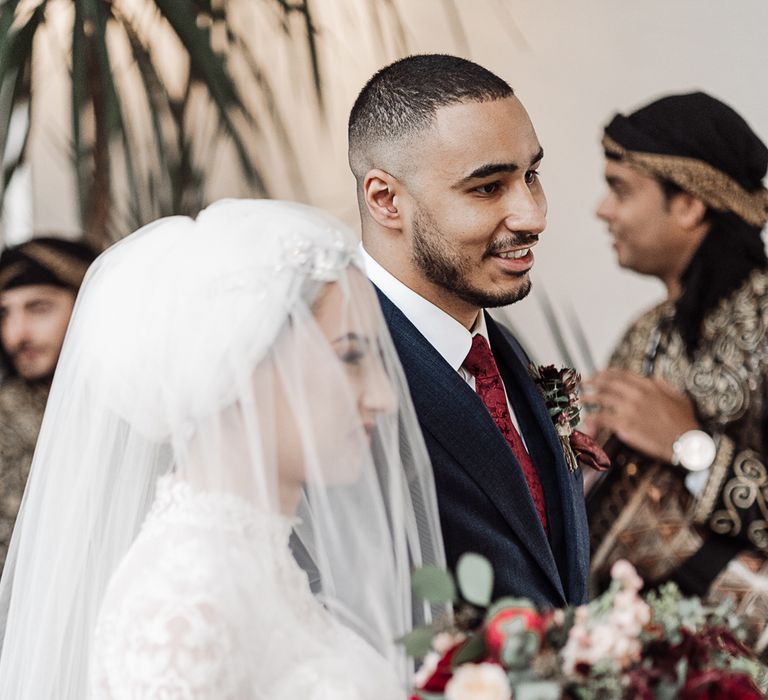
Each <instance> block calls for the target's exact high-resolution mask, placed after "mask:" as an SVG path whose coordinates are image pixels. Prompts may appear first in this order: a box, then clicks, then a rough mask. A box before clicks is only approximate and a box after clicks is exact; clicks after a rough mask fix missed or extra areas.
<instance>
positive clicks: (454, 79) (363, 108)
mask: <svg viewBox="0 0 768 700" xmlns="http://www.w3.org/2000/svg"><path fill="white" fill-rule="evenodd" d="M513 95H514V91H513V90H512V88H511V87H510V86H509V84H508V83H507V82H506V81H504V80H502V79H501V78H499V77H498V76H497V75H494V74H493V73H491V71H489V70H487V69H486V68H483V67H482V66H479V65H477V64H476V63H473V62H472V61H467V60H466V59H463V58H459V57H457V56H448V55H445V54H421V55H416V56H408V57H407V58H403V59H401V60H399V61H396V62H395V63H392V64H390V65H388V66H386V67H385V68H382V69H381V70H380V71H379V72H378V73H376V74H375V75H374V76H373V77H372V78H371V79H370V80H369V81H368V83H367V84H366V85H365V87H364V88H363V89H362V90H361V91H360V94H359V95H358V97H357V100H355V104H354V106H353V107H352V111H351V112H350V115H349V125H348V137H349V165H350V167H351V168H352V172H353V173H354V174H355V177H357V178H358V179H359V178H360V177H362V176H363V175H364V174H365V172H367V171H368V170H369V169H370V167H375V165H376V164H373V163H370V162H369V161H370V153H371V151H372V149H373V148H374V147H375V146H377V145H379V144H381V143H383V142H394V141H399V140H401V139H403V138H406V137H408V136H412V135H413V134H415V133H417V132H418V131H421V130H422V129H425V128H427V127H429V126H430V125H431V124H432V122H433V120H434V116H435V113H436V112H437V110H438V109H439V108H440V107H445V106H448V105H452V104H457V103H460V102H490V101H493V100H500V99H504V98H507V97H511V96H513Z"/></svg>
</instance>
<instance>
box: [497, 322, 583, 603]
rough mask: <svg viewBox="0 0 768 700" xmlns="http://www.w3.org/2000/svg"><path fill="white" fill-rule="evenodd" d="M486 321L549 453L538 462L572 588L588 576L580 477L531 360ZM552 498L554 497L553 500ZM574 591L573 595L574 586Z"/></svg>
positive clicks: (501, 330)
mask: <svg viewBox="0 0 768 700" xmlns="http://www.w3.org/2000/svg"><path fill="white" fill-rule="evenodd" d="M486 322H487V324H488V334H489V336H490V339H491V346H492V348H493V351H494V353H496V352H498V353H499V355H500V359H501V360H502V362H503V363H504V365H505V366H506V367H507V368H508V370H509V372H510V373H511V375H512V377H513V379H514V381H515V383H516V384H517V386H518V389H519V395H520V396H521V398H523V399H524V400H525V401H527V404H528V408H529V409H530V412H531V415H532V417H533V419H534V420H535V421H536V423H537V427H538V428H539V431H540V433H539V434H540V435H542V436H543V438H544V440H545V445H546V452H545V454H542V455H537V461H536V465H537V467H539V466H540V465H541V466H542V467H544V468H545V469H546V470H547V473H546V474H541V476H542V480H543V481H544V482H545V483H546V482H548V483H549V484H550V485H551V488H550V489H548V493H547V510H548V512H549V511H554V509H559V514H558V515H559V518H558V519H559V520H560V522H561V533H560V535H561V537H559V538H553V548H554V549H555V551H556V552H560V553H562V556H561V557H559V559H560V560H561V561H562V564H563V566H562V567H561V569H562V570H561V574H562V577H563V582H564V584H566V585H567V587H568V588H569V589H571V588H572V587H573V586H576V585H577V583H578V582H579V581H581V580H582V579H583V577H584V575H585V572H584V571H583V569H584V563H583V562H584V557H583V556H582V552H581V546H580V544H579V543H578V542H576V541H575V537H576V533H577V532H578V531H579V527H580V526H579V523H578V518H577V512H576V509H577V504H579V503H583V496H582V494H581V489H580V488H578V489H577V488H576V487H577V484H580V482H581V476H580V475H579V474H574V473H572V472H571V471H570V470H569V469H568V465H567V464H566V462H565V456H564V454H563V448H562V445H561V444H560V438H559V437H558V435H557V432H556V431H555V427H554V424H553V422H552V418H551V417H550V415H549V412H548V410H547V407H546V405H545V404H544V401H543V400H542V398H541V395H540V393H539V390H538V388H537V387H536V384H535V383H534V381H533V379H532V378H531V376H530V373H529V371H528V365H529V364H530V360H529V359H528V357H527V356H526V355H525V353H524V352H523V350H522V348H521V347H520V345H519V344H518V343H517V341H516V340H515V339H514V337H512V335H511V334H510V333H509V332H508V331H506V329H504V328H502V327H500V326H498V325H497V324H496V323H495V322H494V321H493V319H491V318H490V316H489V315H488V314H486ZM523 429H524V430H525V428H523ZM540 472H541V469H540ZM550 494H551V496H550ZM550 497H553V500H552V501H551V502H550V500H549V499H550ZM566 574H567V575H566ZM571 593H572V594H574V593H575V589H574V590H572V591H571ZM576 597H577V598H578V596H576ZM569 599H572V598H569ZM573 599H575V598H573Z"/></svg>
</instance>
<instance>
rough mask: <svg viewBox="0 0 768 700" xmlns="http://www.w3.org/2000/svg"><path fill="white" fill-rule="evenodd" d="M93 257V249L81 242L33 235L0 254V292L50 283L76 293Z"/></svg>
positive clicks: (94, 253)
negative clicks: (34, 236)
mask: <svg viewBox="0 0 768 700" xmlns="http://www.w3.org/2000/svg"><path fill="white" fill-rule="evenodd" d="M95 258H96V252H95V251H94V250H92V249H91V248H90V247H88V246H87V245H85V244H83V243H77V242H74V241H65V240H62V239H59V238H51V237H45V238H34V239H32V240H30V241H27V242H25V243H21V244H20V245H16V246H12V247H10V248H6V249H5V250H4V251H3V252H2V255H0V291H4V290H6V289H13V288H15V287H22V286H26V285H32V284H50V285H53V286H56V287H66V288H69V289H72V290H74V291H75V292H76V291H77V290H78V289H79V288H80V285H81V284H82V282H83V277H85V272H86V270H87V269H88V266H89V265H90V264H91V263H92V262H93V260H94V259H95Z"/></svg>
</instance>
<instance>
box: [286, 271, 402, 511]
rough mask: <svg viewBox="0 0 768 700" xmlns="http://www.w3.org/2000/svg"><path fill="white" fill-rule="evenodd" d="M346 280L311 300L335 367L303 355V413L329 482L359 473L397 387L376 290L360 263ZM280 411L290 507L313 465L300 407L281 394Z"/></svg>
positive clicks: (393, 401) (392, 405) (394, 406)
mask: <svg viewBox="0 0 768 700" xmlns="http://www.w3.org/2000/svg"><path fill="white" fill-rule="evenodd" d="M344 284H346V285H347V287H346V288H343V287H342V285H341V283H338V282H332V283H329V284H327V285H326V286H325V287H324V288H323V289H322V290H321V292H320V294H319V296H318V298H317V300H316V302H315V303H314V305H313V307H312V311H313V315H314V319H315V321H316V323H317V328H318V329H319V330H320V332H321V333H322V335H323V337H324V339H325V340H326V341H327V343H328V346H329V348H330V352H331V353H332V356H333V358H334V364H335V367H334V369H333V370H331V371H330V372H328V371H323V370H322V368H318V367H317V366H312V365H311V363H309V362H302V365H303V366H302V370H301V371H302V372H304V373H306V374H305V376H304V377H303V383H304V386H306V387H307V396H308V403H309V404H310V405H309V406H307V407H306V411H305V415H306V416H307V417H308V418H309V421H310V422H311V430H310V434H311V435H312V436H313V438H314V440H315V444H314V446H313V447H314V452H315V454H317V456H318V461H319V465H317V467H318V468H319V469H320V470H321V472H322V473H321V476H322V480H323V482H324V483H325V484H340V483H345V482H348V481H350V480H353V479H354V478H355V477H356V476H357V470H356V467H357V465H359V463H360V459H361V458H362V454H361V452H363V451H364V450H365V449H366V448H367V446H368V445H369V443H370V439H371V436H372V434H373V431H374V429H375V425H376V419H377V417H379V416H380V415H382V414H388V413H392V412H394V411H395V410H396V409H397V399H396V395H395V391H394V387H393V386H392V382H391V380H390V378H389V376H388V374H387V371H386V368H385V366H384V364H383V361H382V358H381V354H380V352H379V347H380V341H379V334H380V328H381V325H380V324H381V323H382V321H381V315H380V313H379V310H378V301H377V300H376V296H375V293H374V291H373V289H372V288H371V286H370V283H369V282H368V280H367V279H366V278H365V277H364V276H363V274H362V273H361V272H359V271H358V270H357V269H352V270H350V271H349V273H348V275H347V276H346V279H345V282H344ZM304 356H305V357H307V355H306V354H305V355H304ZM336 363H337V364H336ZM325 369H326V370H328V369H330V368H328V367H326V368H325ZM280 393H281V392H279V391H278V394H280ZM276 415H277V420H276V427H277V432H278V434H279V437H278V446H277V448H278V461H279V474H280V476H279V478H280V499H281V503H282V508H283V510H284V511H285V510H286V505H287V504H286V501H289V502H290V501H292V500H295V499H297V498H298V495H299V493H300V490H301V487H302V486H303V484H304V483H305V482H306V481H307V480H309V479H311V478H312V476H311V473H310V469H311V468H312V467H310V466H309V465H308V464H307V463H306V455H305V454H304V452H303V441H302V439H301V435H300V434H299V432H298V431H299V426H298V424H297V420H296V412H295V409H294V408H292V407H291V406H290V405H289V401H288V400H287V397H286V396H282V397H280V396H279V397H278V410H277V414H276ZM289 494H290V496H289Z"/></svg>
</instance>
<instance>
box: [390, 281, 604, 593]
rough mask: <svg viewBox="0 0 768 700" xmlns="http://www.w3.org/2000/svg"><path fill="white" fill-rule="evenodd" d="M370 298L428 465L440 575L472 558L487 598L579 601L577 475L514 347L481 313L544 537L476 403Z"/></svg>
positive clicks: (393, 313)
mask: <svg viewBox="0 0 768 700" xmlns="http://www.w3.org/2000/svg"><path fill="white" fill-rule="evenodd" d="M377 291H378V293H379V300H380V303H381V307H382V311H383V313H384V318H385V319H386V321H387V324H388V326H389V330H390V333H391V334H392V338H393V340H394V343H395V347H396V348H397V351H398V354H399V355H400V361H401V363H402V365H403V368H404V370H405V375H406V378H407V380H408V384H409V387H410V390H411V395H412V396H413V403H414V406H415V407H416V414H417V416H418V419H419V423H420V425H421V429H422V431H423V433H424V439H425V442H426V444H427V450H428V451H429V456H430V458H431V460H432V468H433V470H434V474H435V485H436V488H437V499H438V505H439V509H440V522H441V525H442V529H443V538H444V540H445V548H446V556H447V559H448V564H449V566H450V567H451V568H453V567H455V565H456V562H457V560H458V558H459V557H460V556H461V555H462V554H463V553H464V552H479V553H480V554H482V555H484V556H485V557H487V558H488V559H489V560H490V561H491V563H492V564H493V567H494V571H495V585H494V596H495V597H499V596H502V595H511V596H520V597H525V598H529V599H531V600H533V601H534V602H536V603H537V604H540V605H545V606H555V607H562V606H564V605H566V604H580V603H584V602H586V600H587V595H588V594H587V573H588V568H589V538H588V533H587V516H586V510H585V507H584V491H583V481H582V475H581V472H580V471H577V472H576V473H572V472H571V471H570V470H569V469H568V466H567V464H566V462H565V457H564V456H563V450H562V447H561V445H560V442H559V439H558V437H557V434H556V432H555V429H554V426H553V424H552V420H551V418H550V417H549V414H548V412H547V408H546V406H545V405H544V402H543V400H542V398H541V395H540V394H539V391H538V389H537V388H536V385H535V384H534V382H533V380H532V379H531V377H530V374H529V372H528V364H529V361H528V358H527V357H526V355H525V353H524V352H523V350H522V348H521V347H520V344H519V343H518V342H517V341H516V340H515V338H514V337H513V336H512V334H511V333H510V332H509V331H508V330H507V329H506V328H504V327H502V326H499V325H497V324H495V323H494V322H493V320H492V319H491V318H490V316H488V315H487V314H486V321H487V324H488V334H489V338H490V343H491V348H492V350H493V354H494V357H495V358H496V363H497V364H498V366H499V371H500V372H501V375H502V379H503V380H504V385H505V387H506V390H507V395H508V397H509V400H510V403H511V404H512V407H513V408H514V411H515V415H516V416H517V419H518V421H519V423H520V428H521V431H522V433H523V436H524V437H525V442H526V445H527V446H528V451H529V453H530V455H531V458H532V461H533V463H534V465H535V467H536V470H537V472H538V474H539V478H540V479H541V482H542V486H543V488H544V495H545V498H546V504H547V520H548V524H549V536H547V534H546V532H545V531H544V528H543V526H542V524H541V520H540V519H539V517H538V514H537V513H536V508H535V506H534V504H533V499H532V498H531V495H530V491H529V490H528V485H527V484H526V481H525V477H524V475H523V472H522V469H521V467H520V465H519V463H518V462H517V460H516V459H515V457H514V454H513V453H512V450H511V449H510V447H509V444H508V443H507V441H506V439H505V438H504V436H503V435H502V434H501V431H500V430H499V429H498V428H497V427H496V424H495V423H494V422H493V419H492V418H491V416H490V414H489V413H488V411H487V409H486V408H485V405H484V404H483V402H482V401H481V400H480V398H479V397H478V396H477V394H476V393H475V392H474V391H472V388H471V387H470V386H469V385H468V384H467V383H466V382H465V381H464V380H463V379H462V378H461V376H460V375H459V374H458V372H456V371H455V370H454V369H453V368H452V367H451V366H450V365H449V364H448V363H447V362H446V361H445V359H443V357H442V355H440V353H438V352H437V350H435V348H434V347H433V346H432V345H431V344H430V343H429V341H427V339H426V338H425V337H424V336H423V335H421V333H420V332H419V331H418V330H417V329H416V327H415V326H414V325H413V324H412V323H411V322H410V321H409V320H408V319H407V318H406V317H405V315H404V314H403V313H402V312H401V311H400V310H399V309H398V308H397V307H396V306H395V305H394V304H393V303H392V302H391V301H390V300H389V299H388V298H387V297H386V296H385V295H384V294H382V293H381V291H379V290H377Z"/></svg>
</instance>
